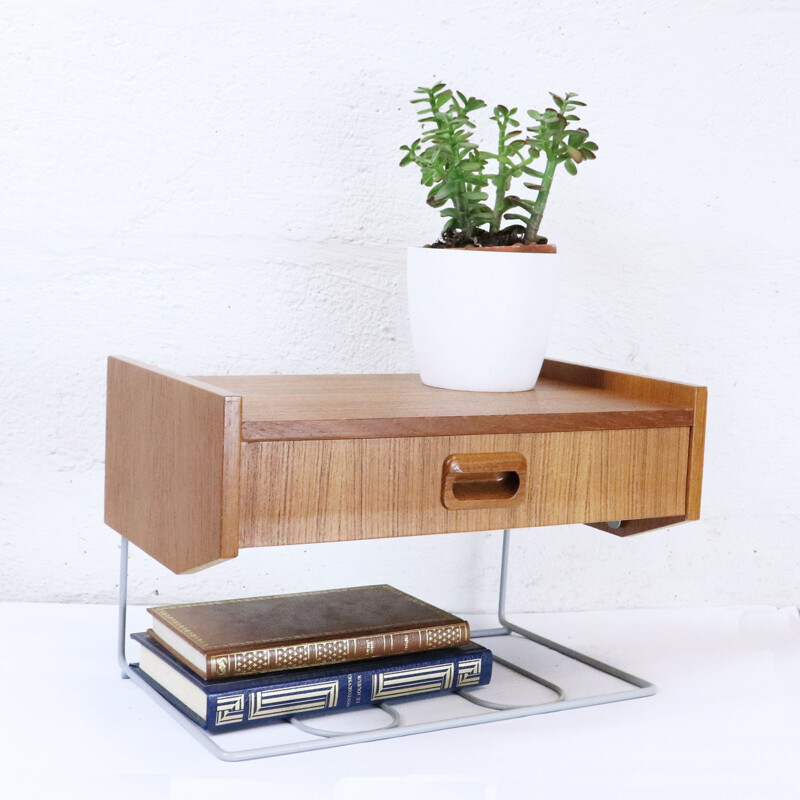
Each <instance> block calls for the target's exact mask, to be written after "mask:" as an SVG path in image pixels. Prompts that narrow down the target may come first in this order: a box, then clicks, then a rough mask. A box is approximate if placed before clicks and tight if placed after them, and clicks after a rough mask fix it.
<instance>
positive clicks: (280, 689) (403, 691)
mask: <svg viewBox="0 0 800 800" xmlns="http://www.w3.org/2000/svg"><path fill="white" fill-rule="evenodd" d="M491 672H492V654H491V652H490V651H489V650H483V651H482V652H479V653H466V654H459V655H455V656H453V655H450V656H446V657H441V658H426V659H423V660H421V661H420V662H419V663H415V664H413V665H411V666H407V667H401V668H381V667H380V666H376V668H374V669H362V670H357V671H353V672H343V673H342V674H340V675H336V676H327V677H317V678H312V679H303V680H298V681H296V682H293V683H291V684H286V683H283V684H280V685H278V686H274V687H270V686H269V684H268V683H266V684H265V685H264V686H260V687H257V688H255V689H248V690H243V691H236V692H229V693H226V692H218V693H214V694H210V695H209V696H208V711H207V717H206V720H207V722H206V725H205V727H206V728H207V730H208V731H209V732H210V733H222V732H225V731H231V730H236V729H238V728H248V727H253V726H255V725H260V724H263V723H266V722H272V721H278V720H282V719H286V718H288V717H302V716H308V715H317V714H328V713H331V712H335V711H344V710H346V709H348V708H355V707H358V706H365V705H375V704H377V703H382V702H385V701H390V700H391V701H398V700H404V699H411V698H414V697H418V696H420V695H435V694H446V693H448V692H454V691H458V690H459V689H466V688H470V687H475V686H481V685H484V684H487V683H488V682H489V680H490V678H491Z"/></svg>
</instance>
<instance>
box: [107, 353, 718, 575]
mask: <svg viewBox="0 0 800 800" xmlns="http://www.w3.org/2000/svg"><path fill="white" fill-rule="evenodd" d="M705 403H706V391H705V389H704V388H701V387H695V386H688V385H685V384H679V383H672V382H668V381H660V380H654V379H650V378H641V377H637V376H634V375H627V374H624V373H617V372H609V371H605V370H598V369H593V368H590V367H582V366H577V365H572V364H565V363H561V362H555V361H546V362H545V366H544V369H543V372H542V377H541V379H540V381H539V383H538V384H537V386H536V389H535V390H533V391H530V392H515V393H501V394H497V393H479V392H453V391H447V390H442V389H433V388H431V387H428V386H424V385H423V384H422V383H421V382H420V381H419V378H418V376H416V375H318V376H231V377H228V376H214V377H199V378H186V377H181V376H178V375H173V374H170V373H167V372H164V371H162V370H158V369H155V368H152V367H148V366H146V365H143V364H138V363H136V362H134V361H130V360H128V359H122V358H111V359H109V375H108V415H107V444H106V447H107V452H106V522H107V523H108V524H109V525H110V526H111V527H112V528H114V529H115V530H116V531H118V532H119V533H121V534H122V535H123V536H125V537H126V538H128V539H129V540H130V541H132V542H134V543H135V544H137V545H138V546H139V547H141V548H142V549H144V550H145V551H146V552H148V553H149V554H150V555H151V556H153V557H154V558H156V559H157V560H158V561H160V562H161V563H163V564H165V565H166V566H167V567H169V568H170V569H172V570H173V571H175V572H187V571H192V570H194V569H199V568H201V567H204V566H208V565H210V564H212V563H215V562H216V561H218V560H220V559H225V558H232V557H234V556H235V555H236V554H237V552H238V548H239V547H240V546H241V547H257V546H266V545H278V544H298V543H306V542H320V541H337V540H352V539H367V538H376V537H388V536H409V535H417V534H426V533H445V532H458V531H469V530H493V529H500V528H519V527H529V526H536V525H555V524H564V523H572V522H583V523H588V524H594V525H596V526H598V527H601V528H604V529H606V530H608V528H607V527H605V526H604V524H603V523H604V522H605V521H607V520H624V522H623V524H622V526H621V527H620V528H619V529H618V530H617V531H615V532H616V533H619V534H623V535H624V534H627V533H638V532H641V531H643V530H649V529H652V528H655V527H662V526H664V525H667V524H674V523H675V522H680V521H684V520H688V519H697V517H698V515H699V508H700V486H701V473H702V456H703V437H704V430H705ZM459 455H460V456H469V458H466V459H464V458H462V459H461V461H460V462H459V461H458V460H456V462H455V463H462V464H473V465H475V464H483V465H484V466H482V467H480V470H481V471H477V472H475V473H474V474H472V475H470V474H461V473H459V474H456V475H455V476H454V475H452V474H451V475H450V477H449V478H448V479H447V480H449V484H448V486H449V489H448V491H451V500H452V502H451V503H450V504H449V507H448V506H447V505H445V502H444V501H443V496H442V493H443V491H444V482H445V476H444V473H443V470H445V463H446V462H447V461H448V459H449V458H450V457H451V456H459ZM495 456H497V458H495ZM500 456H509V457H511V456H513V459H512V460H511V461H508V459H506V460H505V461H504V460H503V458H500ZM520 459H521V460H520ZM506 462H508V463H506ZM449 463H451V464H452V463H453V462H449ZM487 464H488V465H489V466H486V465H487ZM509 464H510V465H511V466H509ZM520 465H523V466H520ZM506 467H507V468H506ZM459 469H462V468H459ZM472 469H475V470H478V467H477V466H474V467H472ZM522 473H524V474H522ZM454 481H455V482H456V484H458V481H463V483H462V484H460V486H459V485H457V486H456V495H452V488H453V482H454ZM470 492H472V493H473V494H472V495H470ZM462 495H463V498H465V502H458V500H453V499H452V498H453V497H460V496H462Z"/></svg>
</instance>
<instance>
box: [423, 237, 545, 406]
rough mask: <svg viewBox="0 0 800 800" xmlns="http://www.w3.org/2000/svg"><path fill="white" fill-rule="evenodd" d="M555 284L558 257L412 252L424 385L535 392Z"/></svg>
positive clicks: (517, 253)
mask: <svg viewBox="0 0 800 800" xmlns="http://www.w3.org/2000/svg"><path fill="white" fill-rule="evenodd" d="M539 249H540V250H547V249H550V250H551V251H554V250H555V248H553V247H550V248H547V247H540V248H539ZM557 279H558V270H557V256H556V254H555V252H520V251H513V250H464V249H455V248H453V249H444V248H442V249H434V248H430V247H411V248H409V250H408V304H409V310H410V313H411V336H412V339H413V341H414V349H415V351H416V355H417V363H418V365H419V371H420V377H421V378H422V382H423V383H426V384H428V385H429V386H437V387H439V388H442V389H461V390H464V391H472V392H522V391H525V390H527V389H532V388H533V387H534V386H535V385H536V380H537V378H538V377H539V372H540V371H541V368H542V362H543V361H544V354H545V349H546V347H547V340H548V338H549V336H550V327H551V324H552V321H553V311H554V307H555V295H556V288H557Z"/></svg>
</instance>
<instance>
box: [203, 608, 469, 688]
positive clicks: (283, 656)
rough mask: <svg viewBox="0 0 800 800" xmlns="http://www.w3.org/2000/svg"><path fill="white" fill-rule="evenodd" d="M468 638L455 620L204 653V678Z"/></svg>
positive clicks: (452, 644)
mask: <svg viewBox="0 0 800 800" xmlns="http://www.w3.org/2000/svg"><path fill="white" fill-rule="evenodd" d="M468 641H469V625H468V624H467V623H466V622H457V623H453V624H451V625H436V626H433V627H427V628H412V629H409V630H404V631H395V632H393V633H381V634H377V635H374V636H355V637H350V638H342V639H330V640H328V641H323V642H307V643H301V644H293V645H283V646H279V647H268V648H258V649H255V650H244V651H240V652H235V653H213V654H211V655H209V656H208V659H207V664H208V680H220V679H223V678H235V677H239V676H242V675H258V674H260V673H264V672H275V671H276V670H284V669H300V668H303V667H317V666H323V665H325V664H338V663H341V662H345V661H361V660H362V659H366V658H375V657H377V656H388V655H396V654H399V653H414V652H419V651H421V650H435V649H437V648H443V647H458V646H459V645H462V644H466V643H467V642H468Z"/></svg>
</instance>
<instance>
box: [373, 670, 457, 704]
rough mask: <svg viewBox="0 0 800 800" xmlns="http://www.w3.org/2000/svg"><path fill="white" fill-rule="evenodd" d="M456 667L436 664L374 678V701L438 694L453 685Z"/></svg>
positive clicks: (374, 676) (395, 671)
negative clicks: (430, 693) (431, 693)
mask: <svg viewBox="0 0 800 800" xmlns="http://www.w3.org/2000/svg"><path fill="white" fill-rule="evenodd" d="M454 677H455V665H453V664H436V665H434V666H432V667H417V668H415V669H399V670H394V671H392V672H387V673H384V674H377V675H373V676H372V700H373V701H378V700H389V699H390V698H392V697H405V696H406V695H410V694H422V693H424V692H438V691H444V690H445V689H449V688H451V687H452V685H453V679H454Z"/></svg>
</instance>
